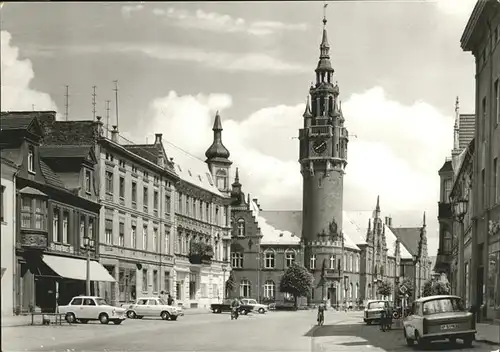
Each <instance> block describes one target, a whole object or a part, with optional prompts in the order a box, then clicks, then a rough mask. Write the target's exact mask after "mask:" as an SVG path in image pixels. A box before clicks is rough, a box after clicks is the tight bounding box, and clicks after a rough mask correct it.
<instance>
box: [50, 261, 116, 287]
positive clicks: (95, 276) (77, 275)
mask: <svg viewBox="0 0 500 352" xmlns="http://www.w3.org/2000/svg"><path fill="white" fill-rule="evenodd" d="M43 261H44V263H45V264H47V265H48V266H49V267H50V268H51V269H52V270H54V271H55V272H56V273H57V274H58V275H59V276H61V277H64V278H66V279H74V280H85V279H86V278H87V262H86V261H85V260H82V259H76V258H68V257H59V256H55V255H46V254H45V255H44V256H43ZM89 276H90V281H107V282H116V280H115V279H114V278H113V277H112V276H111V275H109V273H108V271H107V270H106V268H104V267H103V266H102V265H101V264H100V263H98V262H96V261H93V260H91V261H90V274H89Z"/></svg>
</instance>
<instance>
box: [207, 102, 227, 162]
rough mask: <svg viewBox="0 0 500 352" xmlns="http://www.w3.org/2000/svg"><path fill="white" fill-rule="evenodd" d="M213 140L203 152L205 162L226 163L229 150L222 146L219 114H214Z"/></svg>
mask: <svg viewBox="0 0 500 352" xmlns="http://www.w3.org/2000/svg"><path fill="white" fill-rule="evenodd" d="M212 131H214V140H213V142H212V145H211V146H210V147H209V148H208V149H207V151H206V152H205V156H206V157H207V161H222V162H224V161H227V162H229V160H228V159H229V155H230V154H229V150H227V148H226V147H225V146H224V144H222V122H221V119H220V115H219V112H218V111H217V113H216V114H215V121H214V127H213V128H212Z"/></svg>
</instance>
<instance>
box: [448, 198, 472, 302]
mask: <svg viewBox="0 0 500 352" xmlns="http://www.w3.org/2000/svg"><path fill="white" fill-rule="evenodd" d="M468 205H469V201H468V200H467V199H465V198H460V199H458V200H456V201H455V202H453V207H452V210H453V215H454V216H455V218H456V219H457V221H458V223H459V224H460V232H459V235H458V275H457V278H458V280H457V281H458V282H457V284H458V285H457V286H458V293H459V295H460V296H462V297H464V295H465V275H464V237H465V226H464V217H465V214H467V208H468Z"/></svg>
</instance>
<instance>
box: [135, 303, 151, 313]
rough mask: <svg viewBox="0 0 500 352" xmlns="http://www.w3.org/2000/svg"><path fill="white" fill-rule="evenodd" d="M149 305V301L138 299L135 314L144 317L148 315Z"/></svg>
mask: <svg viewBox="0 0 500 352" xmlns="http://www.w3.org/2000/svg"><path fill="white" fill-rule="evenodd" d="M147 303H148V300H147V299H138V300H137V304H136V305H135V314H137V315H139V316H144V315H146V314H147V309H146V305H147Z"/></svg>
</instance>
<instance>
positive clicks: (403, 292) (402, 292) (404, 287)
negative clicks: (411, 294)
mask: <svg viewBox="0 0 500 352" xmlns="http://www.w3.org/2000/svg"><path fill="white" fill-rule="evenodd" d="M406 291H408V289H407V288H406V286H405V285H401V287H400V288H399V292H401V294H403V295H404V294H405V293H406Z"/></svg>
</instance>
